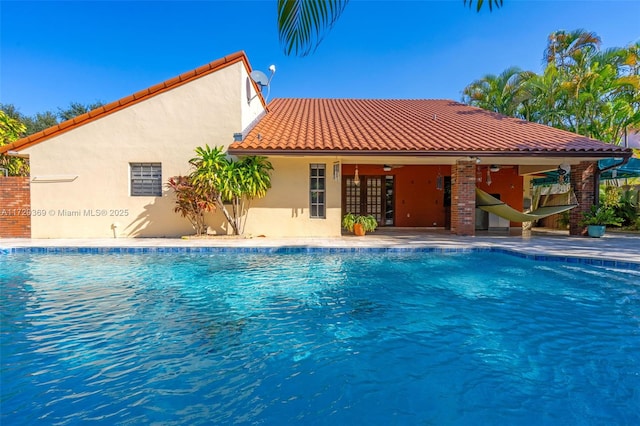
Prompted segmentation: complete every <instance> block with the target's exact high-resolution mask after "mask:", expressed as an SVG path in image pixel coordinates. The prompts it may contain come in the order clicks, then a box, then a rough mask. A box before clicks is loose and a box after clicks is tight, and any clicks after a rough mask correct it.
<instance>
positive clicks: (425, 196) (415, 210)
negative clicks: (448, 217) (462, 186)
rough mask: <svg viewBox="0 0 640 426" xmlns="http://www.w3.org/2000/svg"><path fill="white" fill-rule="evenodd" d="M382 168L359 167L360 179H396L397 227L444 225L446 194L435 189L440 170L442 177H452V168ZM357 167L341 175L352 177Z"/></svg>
mask: <svg viewBox="0 0 640 426" xmlns="http://www.w3.org/2000/svg"><path fill="white" fill-rule="evenodd" d="M382 167H383V166H382V165H367V164H363V165H358V173H359V174H360V176H367V175H376V176H389V175H393V176H394V181H395V209H394V210H395V216H394V219H395V226H419V227H426V226H438V227H442V226H444V219H445V207H444V205H443V200H444V191H443V190H440V191H439V190H437V189H436V178H437V176H438V171H440V174H441V176H442V177H443V183H444V176H450V175H451V166H410V165H408V166H402V167H394V168H392V169H391V171H389V172H385V171H384V170H383V169H382ZM354 173H355V165H351V164H345V165H343V166H342V174H343V175H346V176H353V174H354Z"/></svg>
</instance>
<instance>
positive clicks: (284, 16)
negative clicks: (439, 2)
mask: <svg viewBox="0 0 640 426" xmlns="http://www.w3.org/2000/svg"><path fill="white" fill-rule="evenodd" d="M502 2H503V0H476V10H478V11H480V10H481V9H482V7H483V5H485V4H487V5H488V6H489V10H493V8H494V7H496V8H499V7H500V6H502ZM348 3H349V0H278V34H279V37H280V43H281V44H282V46H283V48H284V52H285V54H286V55H291V54H292V53H294V54H295V55H298V56H306V55H308V54H309V53H312V52H314V51H315V50H316V49H317V48H318V46H319V45H320V43H321V42H322V39H323V38H324V36H325V35H326V34H327V33H328V32H329V31H331V29H332V28H333V25H334V24H335V23H336V21H337V20H338V19H339V18H340V16H341V15H342V12H344V9H345V8H346V7H347V4H348ZM463 3H464V5H467V4H468V5H469V7H472V5H473V0H463Z"/></svg>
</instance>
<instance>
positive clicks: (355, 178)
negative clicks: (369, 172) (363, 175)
mask: <svg viewBox="0 0 640 426" xmlns="http://www.w3.org/2000/svg"><path fill="white" fill-rule="evenodd" d="M353 184H354V185H356V186H358V185H360V175H358V165H357V164H356V173H355V174H354V175H353Z"/></svg>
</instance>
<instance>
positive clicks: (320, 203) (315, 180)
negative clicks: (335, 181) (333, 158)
mask: <svg viewBox="0 0 640 426" xmlns="http://www.w3.org/2000/svg"><path fill="white" fill-rule="evenodd" d="M325 169H326V165H325V164H311V165H310V170H309V178H310V182H309V188H310V194H309V195H310V200H309V208H310V213H311V217H312V218H316V219H324V218H325V205H326V202H325V176H326V173H325Z"/></svg>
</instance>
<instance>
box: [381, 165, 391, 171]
mask: <svg viewBox="0 0 640 426" xmlns="http://www.w3.org/2000/svg"><path fill="white" fill-rule="evenodd" d="M382 170H384V171H385V172H390V171H391V166H390V165H388V164H385V165H384V166H383V167H382Z"/></svg>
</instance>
